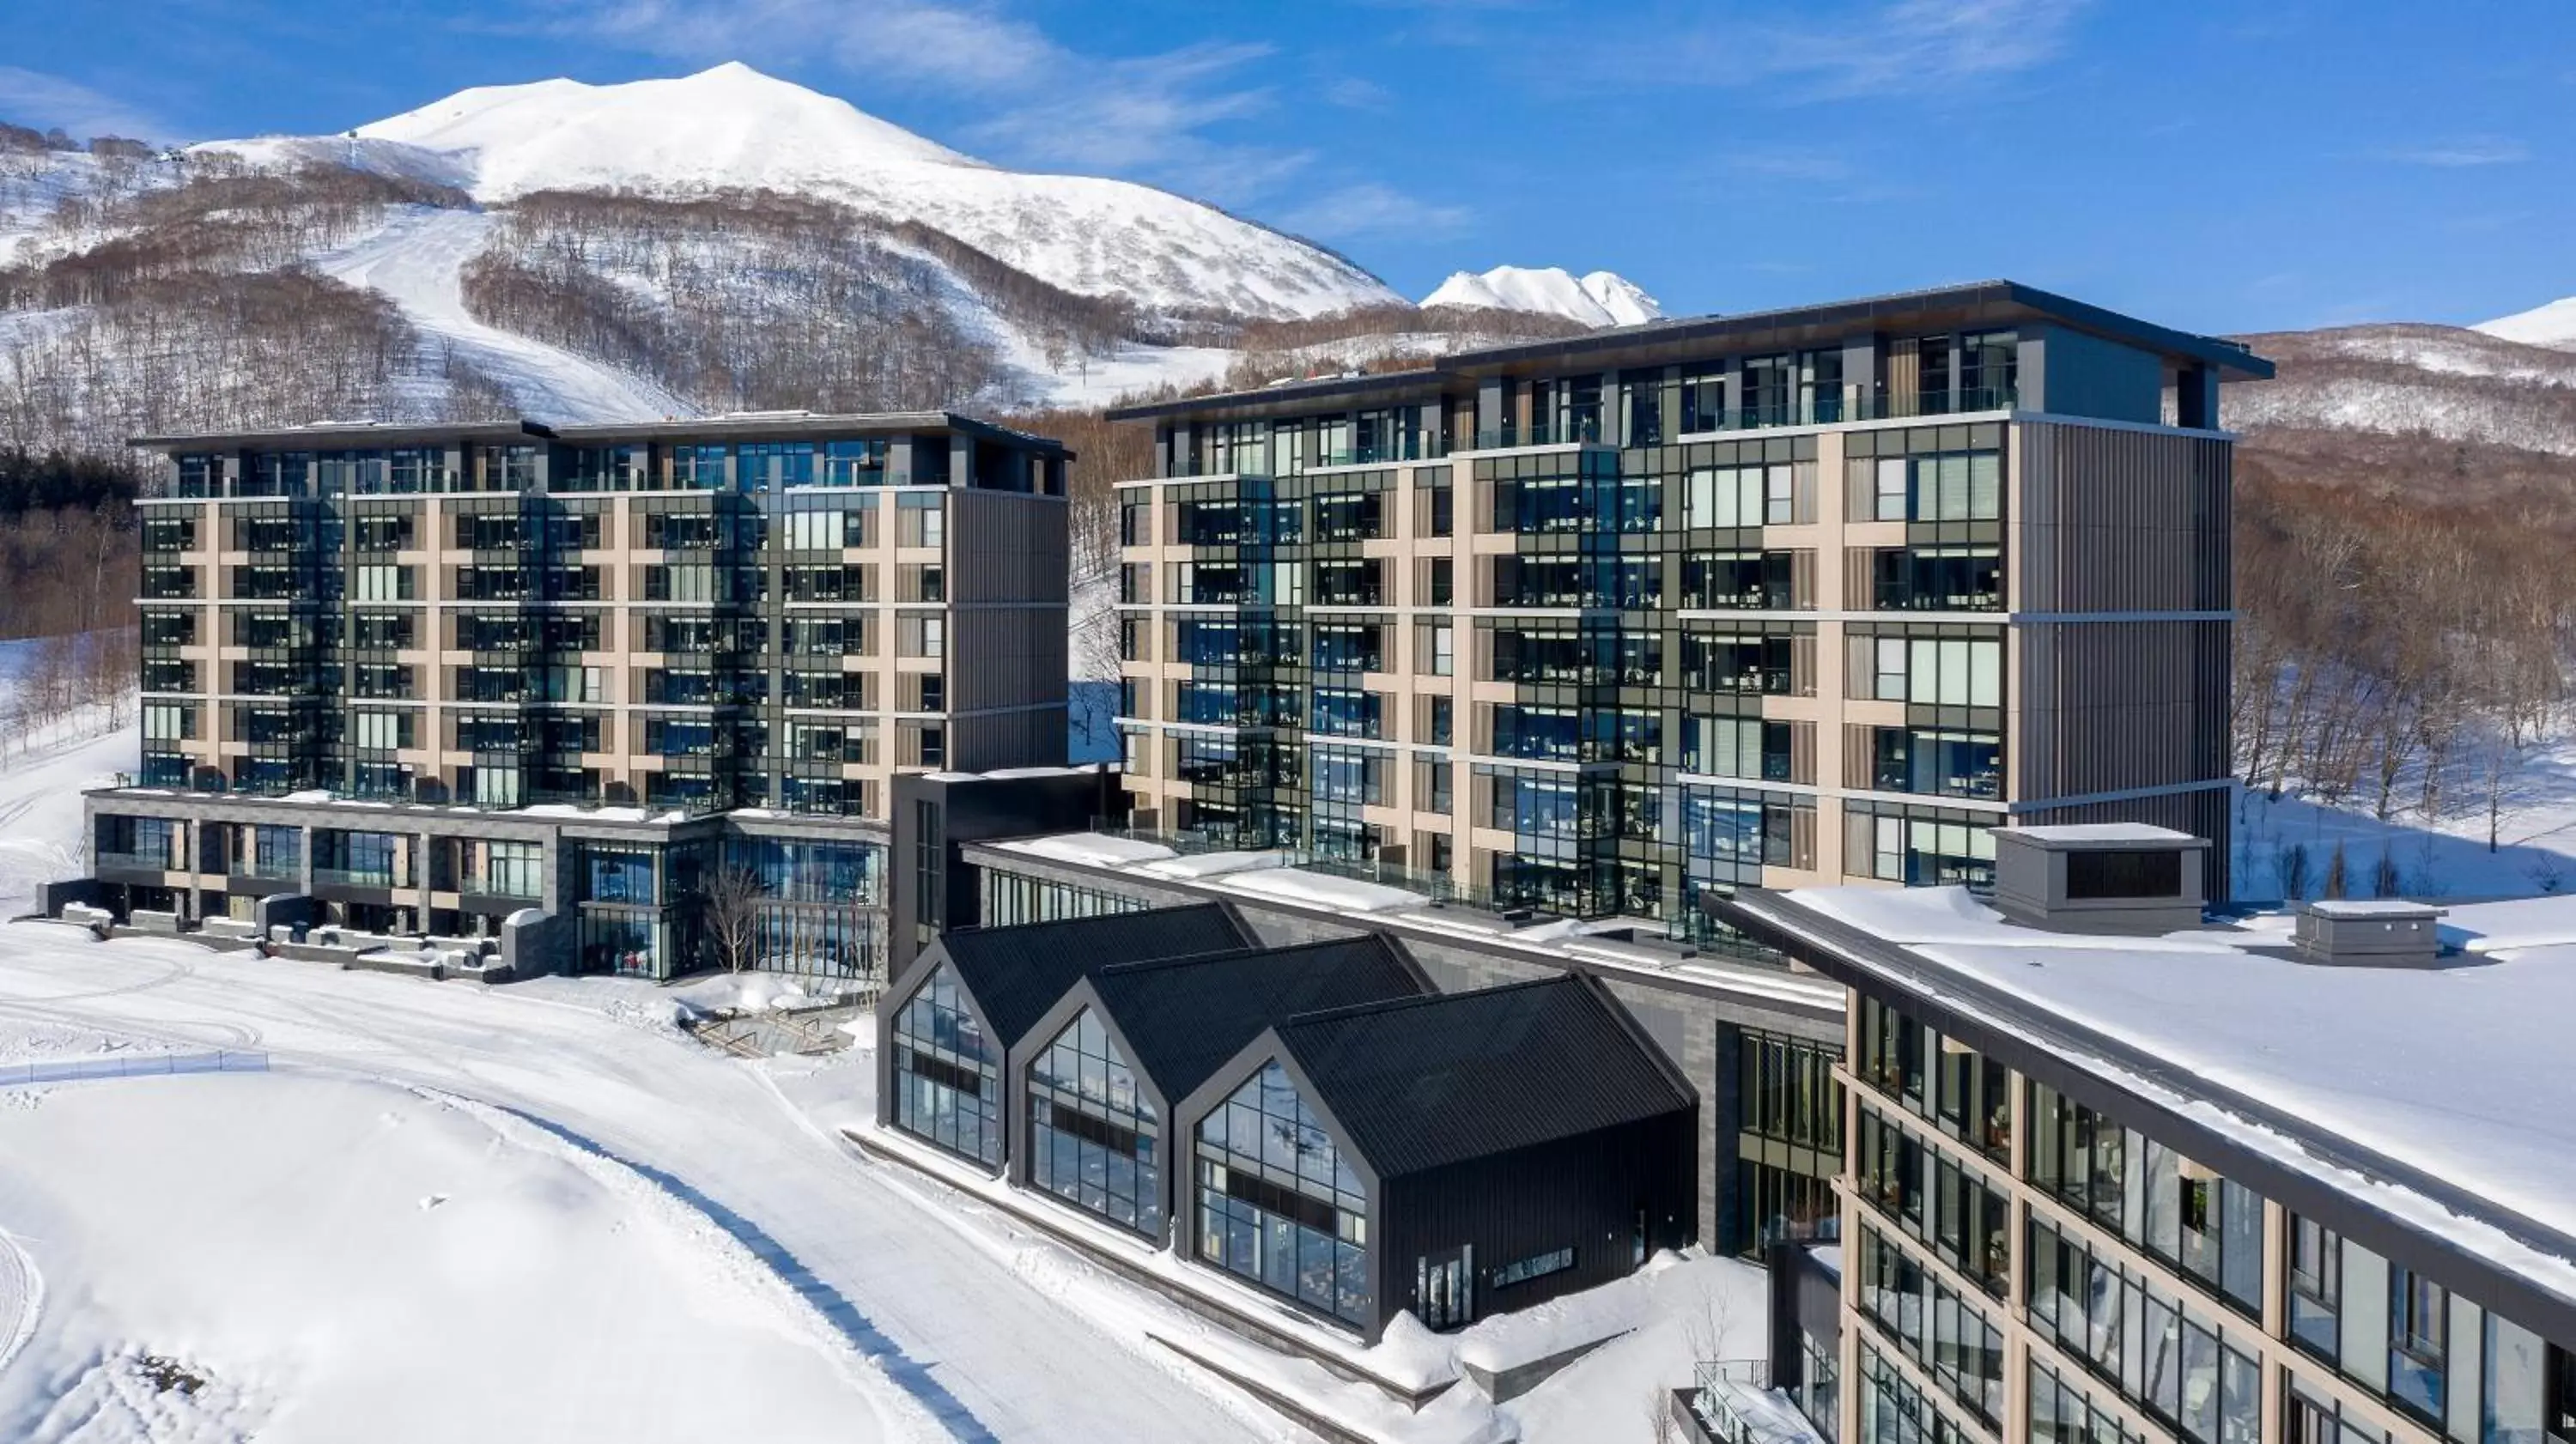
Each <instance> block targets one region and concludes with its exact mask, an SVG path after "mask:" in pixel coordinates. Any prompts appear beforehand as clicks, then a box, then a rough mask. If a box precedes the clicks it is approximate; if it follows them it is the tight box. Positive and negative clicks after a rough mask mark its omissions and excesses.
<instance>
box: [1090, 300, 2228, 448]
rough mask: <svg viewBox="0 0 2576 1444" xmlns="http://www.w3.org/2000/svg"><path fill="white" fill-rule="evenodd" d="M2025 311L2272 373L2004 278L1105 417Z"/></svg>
mask: <svg viewBox="0 0 2576 1444" xmlns="http://www.w3.org/2000/svg"><path fill="white" fill-rule="evenodd" d="M2025 319H2027V320H2049V321H2055V322H2058V323H2061V324H2063V325H2067V326H2071V327H2074V328H2075V329H2077V330H2079V331H2089V332H2092V333H2094V334H2096V335H2100V336H2104V337H2107V338H2109V339H2111V340H2115V341H2121V342H2125V343H2126V344H2129V345H2132V346H2138V347H2142V348H2144V349H2146V350H2149V351H2153V352H2156V353H2157V354H2159V355H2163V356H2167V357H2172V358H2176V359H2181V360H2188V361H2195V362H2199V363H2202V364H2204V365H2209V366H2214V367H2217V368H2218V369H2219V370H2220V371H2221V372H2223V373H2229V374H2232V375H2233V376H2234V377H2236V378H2238V379H2243V380H2254V381H2261V380H2268V379H2270V378H2271V375H2272V363H2271V362H2269V361H2266V360H2264V359H2263V358H2262V357H2260V356H2257V355H2255V354H2254V353H2253V351H2252V350H2250V349H2248V348H2247V347H2245V346H2244V345H2242V344H2241V343H2238V342H2235V341H2229V340H2226V339H2224V338H2221V337H2215V336H2202V335H2196V334H2194V333H2192V332H2189V331H2177V330H2174V329H2173V328H2171V327H2168V326H2159V325H2156V324H2155V323H2154V322H2151V321H2142V320H2139V319H2138V318H2136V317H2134V316H2126V315H2122V314H2121V313H2119V312H2117V311H2111V310H2106V309H2104V308H2102V307H2100V306H2095V305H2091V304H2089V303H2087V302H2083V301H2078V300H2074V299H2073V298H2071V297H2067V296H2060V295H2057V294H2056V293H2054V292H2051V291H2043V290H2040V289H2039V288H2038V287H2036V286H2025V285H2023V284H2021V283H2020V282H2018V281H2000V280H1999V281H1976V282H1971V283H1968V284H1964V285H1955V286H1937V287H1933V288H1930V289H1927V290H1920V291H1899V292H1893V293H1890V294H1888V295H1883V296H1863V297H1859V298H1856V299H1853V300H1849V301H1834V302H1828V303H1826V304H1823V305H1814V306H1790V307H1783V308H1780V309H1777V310H1770V311H1749V312H1745V313H1743V314H1741V315H1732V316H1694V317H1683V318H1677V319H1671V320H1662V321H1648V322H1645V323H1643V324H1640V325H1635V326H1616V327H1611V328H1609V329H1607V330H1601V331H1589V332H1585V333H1584V334H1582V335H1579V336H1560V337H1550V338H1548V339H1545V340H1540V341H1521V342H1515V343H1513V344H1511V345H1508V346H1491V347H1485V348H1483V349H1480V350H1474V351H1453V352H1450V353H1448V354H1446V355H1443V356H1440V357H1437V358H1435V359H1434V360H1433V361H1432V362H1431V363H1430V364H1429V365H1427V366H1425V367H1423V368H1421V369H1418V370H1413V371H1406V372H1398V373H1392V374H1389V375H1384V376H1362V377H1332V378H1325V379H1322V380H1317V381H1309V382H1298V383H1294V384H1290V385H1283V386H1269V387H1263V388H1260V389H1258V390H1250V391H1232V392H1223V393H1219V394H1216V395H1210V396H1195V397H1188V398H1185V399H1182V400H1178V401H1158V402H1153V403H1151V404H1148V405H1143V406H1125V407H1119V408H1116V409H1114V410H1111V411H1109V412H1108V413H1106V415H1107V417H1108V419H1109V420H1112V421H1143V420H1149V419H1153V418H1158V417H1170V416H1193V415H1200V414H1227V415H1255V414H1263V413H1269V412H1276V411H1280V410H1285V409H1289V408H1290V407H1292V406H1293V405H1294V404H1295V403H1298V402H1311V401H1316V400H1321V399H1324V398H1328V397H1331V396H1336V395H1342V394H1349V395H1352V396H1355V397H1356V396H1360V395H1364V394H1367V393H1368V392H1371V391H1377V390H1384V389H1389V388H1400V387H1403V386H1419V387H1425V388H1429V387H1434V386H1437V385H1439V384H1442V383H1451V382H1468V381H1474V380H1477V379H1480V378H1482V377H1486V376H1498V375H1503V374H1507V373H1512V372H1517V371H1522V370H1528V369H1535V368H1543V367H1547V366H1550V365H1573V364H1576V363H1578V362H1580V363H1584V364H1587V365H1589V366H1595V367H1598V368H1600V369H1603V370H1610V369H1615V368H1618V367H1624V366H1645V365H1663V364H1667V363H1670V362H1676V361H1683V360H1690V359H1695V358H1699V357H1705V356H1707V355H1709V354H1710V353H1712V352H1725V351H1734V350H1768V349H1775V348H1779V349H1794V348H1796V347H1799V346H1810V345H1819V344H1823V343H1825V342H1828V341H1833V340H1839V339H1841V338H1844V337H1847V336H1851V335H1853V334H1856V333H1860V332H1867V331H1878V330H1887V329H1911V328H1949V327H1979V326H1989V325H1991V326H1999V327H2000V326H2009V325H2011V324H2013V323H2014V322H2016V321H2019V320H2025Z"/></svg>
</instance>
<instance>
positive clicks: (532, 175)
mask: <svg viewBox="0 0 2576 1444" xmlns="http://www.w3.org/2000/svg"><path fill="white" fill-rule="evenodd" d="M355 137H356V139H355V141H354V142H352V141H350V140H348V139H345V138H320V137H271V138H266V139H262V140H256V141H218V142H212V143H210V144H208V145H206V146H203V147H200V149H205V150H221V151H229V152H231V153H234V154H238V155H243V156H246V157H249V158H252V159H255V160H261V161H271V162H273V161H279V160H320V161H325V162H332V163H343V164H350V163H354V164H358V165H363V166H366V167H369V168H371V169H377V170H382V171H389V172H393V173H397V174H402V175H407V176H415V177H422V178H429V179H436V180H440V181H443V182H445V183H448V184H451V185H455V186H458V187H459V188H461V189H463V190H465V191H466V192H467V193H469V194H470V195H472V196H473V197H474V199H475V200H477V201H479V202H482V203H483V204H485V205H494V204H500V203H504V202H508V201H512V200H516V199H518V198H520V197H522V196H525V195H528V194H530V193H532V192H536V191H562V190H600V191H633V192H640V193H643V194H647V195H657V196H690V195H702V194H706V193H709V192H712V191H718V190H767V191H778V192H783V193H786V194H790V195H803V196H812V197H815V198H817V199H821V200H829V201H836V202H839V203H841V204H845V205H848V206H851V207H854V208H856V209H858V210H861V211H866V212H869V213H871V214H874V215H877V216H881V217H884V218H885V219H887V220H889V221H895V222H902V221H917V222H919V223H921V224H923V225H927V226H930V227H932V228H934V229H937V230H940V231H943V232H946V233H947V234H948V235H951V236H954V237H956V238H957V239H959V240H961V241H964V242H966V243H967V244H968V245H970V246H973V247H975V248H976V249H978V250H980V251H983V252H985V253H986V254H988V255H990V256H993V257H995V258H996V259H998V260H1001V261H1003V262H1006V263H1007V264H1009V265H1011V266H1014V267H1016V268H1018V269H1019V270H1021V271H1024V272H1027V273H1028V274H1029V275H1032V276H1035V277H1037V278H1038V279H1039V280H1042V281H1046V282H1048V283H1050V284H1053V285H1056V286H1060V287H1062V288H1064V289H1065V290H1068V291H1071V292H1074V293H1076V294H1079V295H1087V296H1115V297H1119V298H1122V299H1125V300H1128V301H1132V302H1134V303H1136V304H1137V305H1139V306H1141V307H1143V308H1145V309H1147V310H1150V311H1157V312H1166V313H1169V312H1222V313H1227V314H1231V315H1238V316H1266V317H1293V316H1315V315H1322V314H1325V313H1328V312H1333V311H1342V310H1348V309H1349V308H1351V307H1354V306H1375V305H1384V304H1387V303H1388V302H1391V301H1394V300H1395V299H1396V296H1395V294H1394V293H1393V292H1392V291H1389V290H1388V289H1387V287H1386V285H1385V283H1384V282H1381V281H1379V280H1378V279H1377V278H1376V277H1375V276H1372V275H1370V274H1368V273H1367V272H1366V271H1363V270H1361V269H1360V268H1359V267H1357V266H1354V265H1352V264H1351V263H1350V262H1348V261H1346V260H1344V259H1342V258H1341V257H1339V256H1336V255H1333V254H1331V253H1330V252H1327V251H1325V250H1323V249H1321V248H1319V247H1316V246H1313V245H1310V244H1308V243H1306V242H1304V241H1300V240H1297V239H1295V238H1294V237H1291V236H1287V235H1283V234H1281V233H1280V232H1277V231H1273V230H1269V229H1267V228H1265V227H1262V226H1258V225H1254V224H1253V223H1251V222H1249V221H1244V220H1240V219H1237V218H1236V217H1234V216H1231V215H1228V214H1226V213H1225V212H1223V211H1220V210H1218V209H1216V208H1215V207H1213V206H1208V205H1202V204H1200V203H1199V202H1197V201H1193V200H1187V199H1184V198H1183V197H1180V196H1176V195H1173V194H1171V193H1170V192H1168V191H1161V190H1157V189H1155V188H1153V187H1151V186H1144V185H1137V184H1135V183H1133V182H1130V181H1119V180H1107V179H1102V178H1100V177H1096V176H1071V175H1032V174H1024V173H1021V172H1017V171H1009V170H1003V169H1001V168H999V167H996V166H991V165H987V164H985V163H984V162H982V161H979V160H976V159H974V158H972V157H970V156H965V155H960V154H958V153H957V152H956V151H953V150H950V149H948V148H946V147H945V146H941V145H938V144H936V143H934V142H932V141H929V140H925V139H923V138H922V137H920V136H917V135H914V134H913V133H911V132H910V131H907V130H905V129H903V128H902V127H900V126H896V125H892V124H889V123H888V122H886V121H882V120H879V119H877V118H876V117H874V116H871V115H868V114H867V113H865V112H863V111H861V110H859V109H858V108H857V107H855V106H853V105H851V104H850V103H849V102H847V101H845V100H840V99H837V98H835V97H832V96H828V95H822V94H818V93H816V92H814V91H811V90H808V89H806V88H804V87H803V86H800V85H796V84H793V83H791V82H788V81H784V80H779V79H776V78H775V77H772V76H768V75H763V74H762V73H760V72H759V71H757V70H754V69H752V68H751V67H750V66H747V65H743V64H740V63H727V64H724V65H719V66H716V67H715V68H713V69H711V70H705V71H701V72H699V73H698V74H696V75H690V76H683V77H681V78H678V79H674V80H638V81H632V82H629V83H626V84H622V85H585V84H583V83H582V82H580V81H576V80H541V81H538V82H536V83H534V84H530V85H498V86H478V87H476V88H474V89H471V90H462V91H459V92H457V93H456V94H454V95H451V96H448V97H447V98H446V99H444V100H437V101H432V102H431V103H429V104H428V105H424V106H422V107H421V108H419V109H418V110H413V111H407V112H405V113H404V114H401V115H397V116H393V117H391V118H389V119H385V120H379V121H376V122H374V123H372V124H369V125H362V126H359V127H358V128H357V130H356V132H355Z"/></svg>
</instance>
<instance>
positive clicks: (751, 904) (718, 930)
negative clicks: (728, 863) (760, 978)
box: [700, 867, 769, 973]
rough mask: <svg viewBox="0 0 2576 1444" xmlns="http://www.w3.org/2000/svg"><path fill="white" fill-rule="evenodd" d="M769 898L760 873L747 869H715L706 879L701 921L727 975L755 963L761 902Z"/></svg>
mask: <svg viewBox="0 0 2576 1444" xmlns="http://www.w3.org/2000/svg"><path fill="white" fill-rule="evenodd" d="M768 895H769V885H768V884H767V883H764V882H762V881H761V880H760V874H758V873H756V872H753V871H752V870H751V869H750V868H747V867H724V868H718V869H716V872H715V875H714V876H713V877H711V878H709V879H708V880H707V885H706V888H705V891H704V892H703V893H702V894H701V895H700V896H701V907H702V912H701V914H700V917H701V920H702V921H703V922H704V924H705V926H706V930H707V941H709V942H711V943H713V944H714V945H715V950H716V960H717V961H718V962H720V963H722V964H724V970H725V971H726V972H728V973H739V972H741V971H742V970H743V969H745V968H747V967H750V966H751V965H752V963H753V962H755V961H757V959H756V958H755V957H754V952H755V951H756V950H757V949H758V948H759V946H760V906H761V900H762V899H763V898H765V897H767V896H768Z"/></svg>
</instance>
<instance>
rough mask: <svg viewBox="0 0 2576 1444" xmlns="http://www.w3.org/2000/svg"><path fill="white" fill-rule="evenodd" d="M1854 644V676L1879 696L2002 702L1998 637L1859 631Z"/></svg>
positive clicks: (1960, 703)
mask: <svg viewBox="0 0 2576 1444" xmlns="http://www.w3.org/2000/svg"><path fill="white" fill-rule="evenodd" d="M1852 646H1853V648H1854V649H1855V653H1856V656H1855V660H1854V663H1853V666H1854V680H1855V682H1856V683H1857V684H1858V685H1859V686H1861V687H1865V688H1866V689H1867V691H1866V693H1865V695H1867V696H1869V697H1871V698H1873V699H1875V700H1877V701H1881V702H1909V703H1913V704H1915V705H1917V706H1925V707H2000V706H2002V705H2003V661H2004V644H2003V639H2002V638H2000V637H1994V638H1991V639H1990V638H1981V637H1966V638H1947V637H1942V638H1934V637H1885V636H1881V637H1872V636H1859V637H1855V638H1854V639H1853V641H1852Z"/></svg>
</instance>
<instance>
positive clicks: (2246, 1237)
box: [2030, 1083, 2295, 1318]
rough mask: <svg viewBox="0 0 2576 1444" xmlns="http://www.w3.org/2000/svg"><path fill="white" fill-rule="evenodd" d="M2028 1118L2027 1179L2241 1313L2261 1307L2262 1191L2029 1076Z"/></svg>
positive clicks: (2255, 1312) (2255, 1314) (2251, 1314)
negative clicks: (2189, 1158)
mask: <svg viewBox="0 0 2576 1444" xmlns="http://www.w3.org/2000/svg"><path fill="white" fill-rule="evenodd" d="M2030 1117H2031V1128H2032V1130H2033V1132H2032V1137H2031V1155H2030V1181H2031V1182H2032V1183H2034V1184H2037V1185H2038V1186H2040V1187H2041V1188H2043V1189H2046V1190H2047V1191H2049V1192H2050V1193H2052V1194H2055V1195H2056V1196H2057V1197H2058V1198H2059V1199H2060V1200H2061V1201H2063V1202H2064V1203H2065V1204H2066V1205H2067V1206H2068V1207H2069V1208H2072V1209H2075V1210H2077V1211H2079V1212H2081V1213H2084V1214H2086V1215H2087V1216H2089V1217H2091V1218H2092V1219H2093V1221H2094V1222H2096V1223H2098V1224H2100V1225H2101V1226H2102V1227H2104V1228H2106V1229H2109V1230H2111V1231H2112V1232H2114V1233H2117V1234H2119V1235H2120V1236H2121V1237H2122V1238H2125V1239H2127V1240H2128V1241H2129V1242H2130V1243H2132V1244H2135V1245H2137V1246H2138V1247H2140V1248H2143V1249H2144V1250H2146V1252H2147V1253H2149V1254H2150V1255H2152V1256H2154V1257H2155V1258H2157V1259H2160V1260H2162V1261H2163V1262H2165V1263H2168V1264H2171V1265H2173V1266H2174V1267H2175V1268H2176V1269H2178V1270H2179V1271H2180V1272H2181V1273H2182V1274H2183V1276H2184V1277H2186V1278H2188V1279H2190V1280H2192V1281H2193V1282H2194V1283H2197V1284H2199V1285H2201V1286H2202V1287H2203V1288H2205V1289H2207V1290H2208V1291H2209V1292H2210V1293H2211V1294H2212V1295H2213V1296H2215V1297H2217V1298H2218V1299H2220V1300H2221V1301H2223V1302H2225V1303H2226V1304H2227V1305H2228V1306H2229V1307H2231V1308H2233V1309H2235V1310H2237V1311H2238V1312H2239V1313H2242V1314H2244V1315H2246V1316H2247V1317H2249V1318H2257V1317H2260V1316H2261V1314H2262V1280H2263V1198H2262V1195H2260V1194H2258V1193H2256V1192H2255V1191H2254V1190H2252V1189H2250V1188H2247V1187H2245V1186H2244V1185H2243V1184H2240V1183H2237V1182H2235V1181H2234V1180H2232V1179H2225V1178H2220V1177H2218V1176H2217V1175H2216V1174H2214V1173H2212V1172H2210V1171H2209V1170H2207V1169H2205V1168H2201V1167H2199V1166H2197V1165H2195V1164H2192V1163H2189V1162H2187V1161H2186V1160H2184V1159H2183V1158H2182V1156H2181V1155H2180V1154H2178V1153H2176V1152H2174V1150H2172V1149H2170V1148H2168V1147H2166V1146H2165V1145H2164V1144H2162V1143H2159V1142H2157V1141H2156V1140H2154V1139H2151V1138H2148V1137H2147V1136H2145V1135H2144V1134H2142V1133H2140V1132H2138V1131H2137V1130H2136V1129H2134V1128H2122V1127H2121V1126H2119V1125H2118V1124H2117V1123H2114V1122H2112V1121H2111V1120H2110V1119H2108V1118H2106V1117H2104V1116H2102V1115H2101V1114H2099V1113H2096V1112H2094V1111H2093V1110H2092V1109H2089V1108H2086V1107H2085V1106H2083V1105H2082V1104H2080V1103H2076V1102H2074V1101H2073V1100H2071V1099H2069V1098H2067V1097H2065V1096H2064V1095H2063V1094H2060V1093H2058V1092H2057V1091H2056V1090H2054V1089H2052V1088H2049V1087H2048V1086H2047V1085H2045V1084H2040V1083H2034V1084H2032V1085H2031V1099H2030ZM2294 1245H2295V1240H2294Z"/></svg>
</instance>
